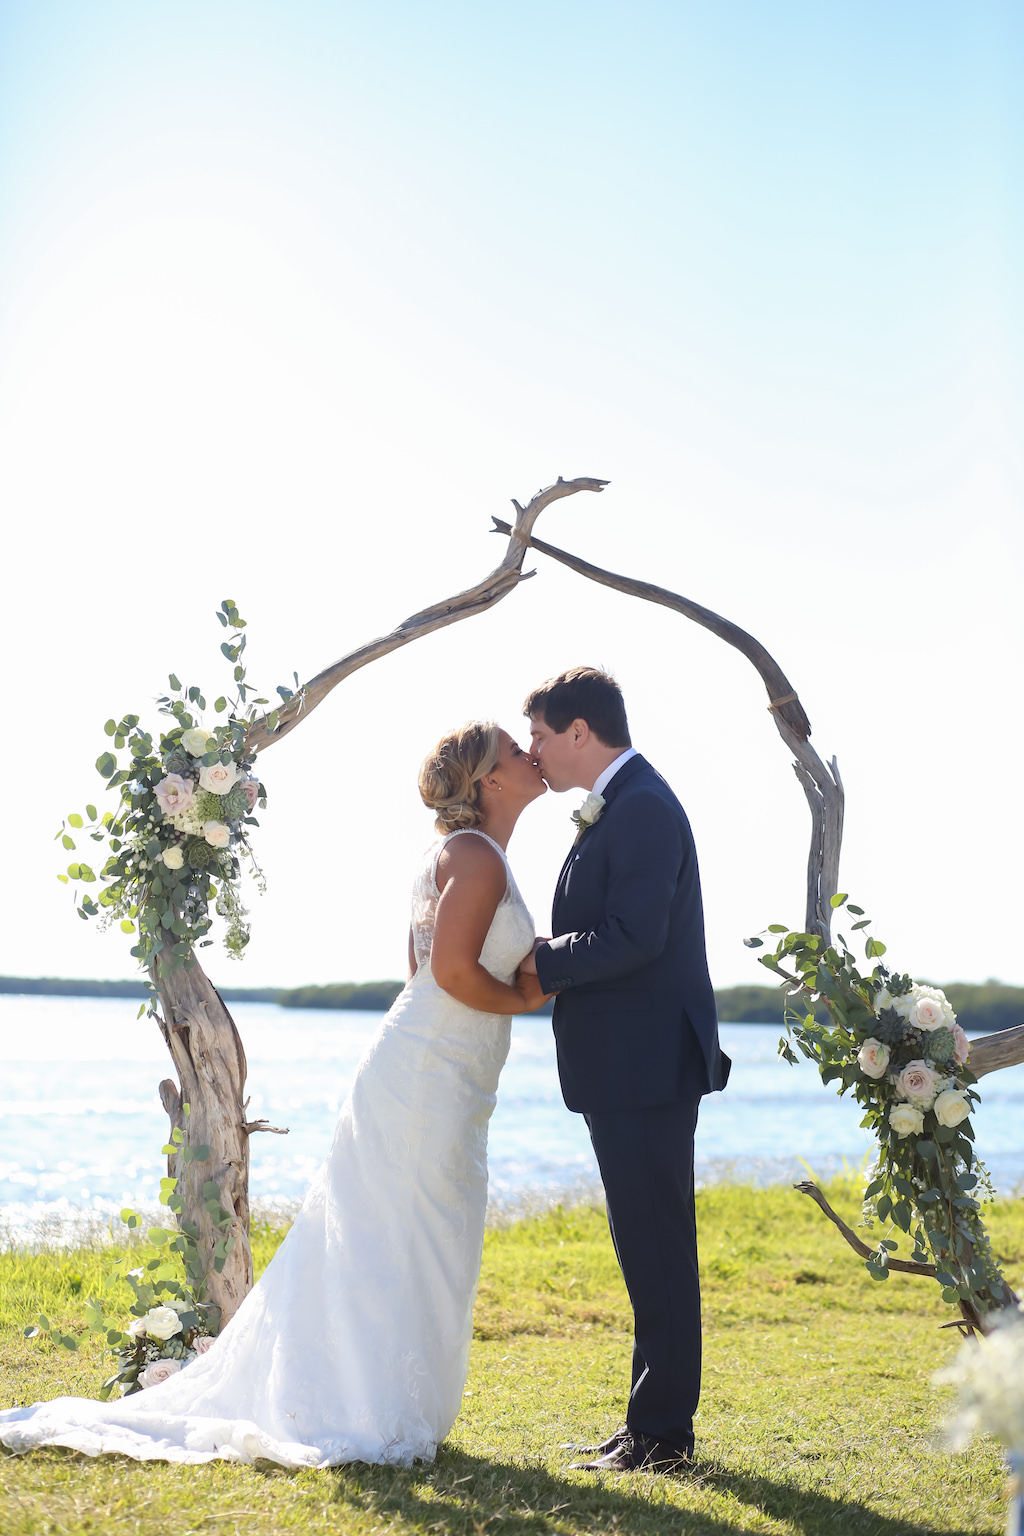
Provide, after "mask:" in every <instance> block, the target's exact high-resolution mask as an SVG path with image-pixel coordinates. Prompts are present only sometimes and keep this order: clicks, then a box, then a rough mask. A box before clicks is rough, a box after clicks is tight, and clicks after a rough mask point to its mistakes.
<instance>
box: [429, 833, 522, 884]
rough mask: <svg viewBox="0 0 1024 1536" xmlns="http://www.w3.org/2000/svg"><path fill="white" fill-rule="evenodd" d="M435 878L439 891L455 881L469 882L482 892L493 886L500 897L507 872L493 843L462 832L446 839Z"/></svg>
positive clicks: (438, 858)
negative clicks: (457, 835)
mask: <svg viewBox="0 0 1024 1536" xmlns="http://www.w3.org/2000/svg"><path fill="white" fill-rule="evenodd" d="M435 879H436V882H437V889H438V890H439V891H443V890H444V889H445V887H446V886H447V885H448V883H449V882H450V881H452V880H455V881H456V882H457V883H458V884H459V885H462V884H463V883H466V884H472V885H473V886H475V887H477V888H479V889H480V890H481V891H482V892H483V891H489V890H490V889H491V887H493V888H494V890H495V891H496V892H497V893H498V895H499V896H500V894H501V892H502V891H504V888H505V884H506V881H507V879H508V874H507V871H506V868H505V861H504V859H503V858H502V856H501V854H500V853H499V852H498V850H497V848H495V846H494V844H493V843H491V842H488V840H487V838H485V837H480V836H478V835H476V834H474V833H463V834H462V835H460V836H459V837H452V838H449V840H448V842H446V843H445V845H444V847H443V848H442V849H441V852H440V853H439V854H438V856H437V873H436V876H435Z"/></svg>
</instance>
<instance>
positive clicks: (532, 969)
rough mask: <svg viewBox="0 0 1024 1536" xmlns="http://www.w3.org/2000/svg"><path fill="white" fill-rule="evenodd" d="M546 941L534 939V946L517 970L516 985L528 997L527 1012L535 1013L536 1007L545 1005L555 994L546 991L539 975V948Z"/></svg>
mask: <svg viewBox="0 0 1024 1536" xmlns="http://www.w3.org/2000/svg"><path fill="white" fill-rule="evenodd" d="M546 943H547V940H546V939H534V941H533V948H532V949H531V951H530V953H529V954H528V955H524V956H523V959H522V960H521V961H520V962H519V969H518V971H517V972H516V986H517V987H518V988H519V990H520V992H522V994H523V996H524V997H525V999H526V1011H527V1013H533V1012H534V1010H535V1009H537V1008H541V1007H543V1005H544V1004H545V1003H546V1002H547V1001H548V999H549V998H551V997H553V996H554V993H553V992H545V991H544V989H543V987H542V986H541V984H540V978H539V977H538V975H537V960H536V955H537V948H538V946H539V945H541V944H546Z"/></svg>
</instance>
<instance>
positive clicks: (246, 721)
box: [57, 598, 301, 970]
mask: <svg viewBox="0 0 1024 1536" xmlns="http://www.w3.org/2000/svg"><path fill="white" fill-rule="evenodd" d="M217 618H218V620H219V621H220V623H221V625H222V626H223V627H225V628H228V627H230V628H232V630H233V633H232V635H231V637H230V639H228V640H225V641H224V643H223V644H222V645H221V651H222V653H223V654H224V656H225V657H226V658H227V660H228V661H229V662H230V663H231V665H232V667H233V678H234V683H235V687H236V695H235V697H234V698H233V699H231V700H230V701H229V699H228V698H227V697H225V696H221V697H220V698H218V699H217V700H216V701H215V703H214V705H213V713H214V714H215V715H219V716H223V718H222V719H221V720H219V721H218V722H217V723H216V724H213V725H209V726H207V725H204V724H203V723H202V720H201V716H202V715H203V713H204V712H205V710H206V699H205V698H204V696H203V693H202V690H201V689H200V688H198V687H196V686H189V687H183V686H182V684H181V683H180V682H179V681H178V679H177V677H175V675H174V674H173V673H172V674H171V675H170V678H169V682H170V687H171V692H170V693H169V694H167V695H164V696H162V697H161V698H159V699H158V700H157V707H158V709H159V712H160V713H161V714H163V715H167V716H169V717H170V719H171V721H172V722H173V723H172V725H171V727H170V728H169V729H168V730H167V731H163V732H161V733H160V737H159V741H158V742H155V741H154V738H153V736H152V735H151V734H150V733H149V732H147V731H145V730H143V729H142V727H141V726H140V723H139V717H138V715H124V716H123V717H122V718H121V719H120V720H113V719H111V720H108V721H107V723H106V726H105V730H106V734H107V735H108V736H109V737H110V738H112V744H113V748H114V751H109V750H108V751H106V752H104V753H102V754H101V756H100V757H99V758H98V759H97V762H96V767H97V770H98V771H99V773H100V775H101V776H102V777H103V778H104V779H105V780H106V782H107V786H108V788H110V789H120V800H119V804H118V806H117V809H116V810H115V811H113V812H111V811H106V812H104V813H103V814H102V816H100V815H99V814H98V812H97V810H96V807H95V806H93V805H89V806H86V817H85V818H83V817H82V816H81V815H78V814H77V813H76V814H74V815H71V816H69V817H68V818H67V821H66V822H65V823H64V824H63V825H62V826H61V829H60V831H59V832H58V833H57V836H58V837H59V838H61V839H62V842H63V846H64V848H65V849H66V850H67V851H68V852H69V853H77V848H76V845H75V840H74V837H73V835H72V834H73V833H74V832H78V833H79V834H80V835H83V836H88V837H89V838H91V840H92V841H93V842H96V843H106V844H107V846H108V848H109V857H108V858H107V859H106V862H105V863H104V864H103V866H102V868H101V870H100V874H99V883H101V889H100V890H99V892H98V894H97V895H96V896H95V897H93V895H92V894H91V892H90V890H89V887H90V886H92V885H93V884H95V883H98V882H97V876H96V874H95V873H94V872H93V870H92V868H91V867H90V865H89V864H87V863H85V862H83V861H82V860H81V859H80V858H76V860H75V862H73V863H71V864H69V865H68V866H67V872H66V873H65V874H62V875H60V876H59V877H58V878H59V879H61V880H63V881H64V882H65V883H67V882H68V881H75V882H78V883H80V885H81V886H82V889H81V891H80V893H79V897H78V901H77V910H78V914H79V916H80V917H82V918H85V919H88V918H93V917H100V918H101V919H103V920H104V922H105V923H109V922H111V921H114V920H115V919H120V923H121V928H122V930H123V931H124V932H125V933H136V932H137V934H138V937H137V941H136V943H135V944H134V946H133V947H132V951H131V952H132V954H133V955H134V956H135V957H136V958H137V959H138V961H139V963H140V965H142V966H144V967H151V966H152V965H153V964H154V962H155V961H156V960H157V959H159V961H160V963H161V964H162V965H165V966H166V967H168V968H169V969H172V970H173V969H177V968H178V967H180V966H183V965H188V964H191V963H192V951H193V949H194V948H196V947H197V946H201V945H205V944H209V943H212V940H210V939H208V938H207V937H206V935H207V934H208V932H209V930H210V927H211V923H212V919H211V916H210V907H211V904H213V905H214V907H215V910H216V911H217V913H218V914H219V915H220V916H221V917H223V918H224V919H225V920H226V925H227V926H226V931H225V935H224V943H225V947H226V949H227V951H228V954H229V955H232V956H235V957H238V956H240V955H241V954H242V951H243V950H244V948H245V946H246V944H247V943H248V942H249V925H248V922H247V921H246V919H247V917H248V913H247V911H246V909H245V907H244V905H243V903H242V899H241V893H240V877H241V863H242V860H243V859H245V860H247V861H248V862H249V864H250V865H251V867H252V870H253V873H254V875H255V878H256V881H257V885H258V887H259V889H260V890H263V889H264V888H265V886H264V881H263V875H262V871H261V870H260V868H259V865H258V864H257V862H256V859H255V855H254V853H253V850H252V846H251V844H250V842H249V830H250V828H252V827H256V826H258V825H259V823H258V822H257V821H256V819H255V817H254V816H253V814H252V813H253V811H254V810H255V809H256V806H257V805H259V806H260V808H261V809H262V808H264V807H265V806H266V803H267V800H266V791H265V789H264V787H263V785H262V784H261V783H260V781H259V777H258V775H257V774H256V773H255V772H254V771H253V769H254V764H255V761H256V754H255V752H253V751H252V750H251V749H250V748H249V747H248V745H247V742H248V739H249V733H250V730H251V728H252V726H253V724H254V722H255V720H256V717H257V709H258V708H259V707H261V706H264V705H266V704H267V703H268V702H269V701H268V700H267V699H265V698H256V697H255V696H254V695H255V690H254V689H253V688H252V687H251V686H250V685H247V684H246V682H245V675H246V674H245V667H244V666H243V665H242V662H241V656H242V652H243V651H244V649H245V636H244V635H243V634H242V630H243V629H244V628H245V620H244V619H243V618H242V617H241V615H240V614H239V612H238V609H237V608H236V606H235V604H234V603H233V602H232V601H231V600H230V599H229V598H228V599H225V601H224V602H223V603H221V606H220V610H219V611H218V613H217ZM295 683H296V688H298V677H297V676H296V678H295ZM277 692H278V694H279V695H280V698H281V701H282V703H287V702H289V701H290V700H292V699H294V698H295V697H296V693H295V691H294V690H293V689H290V688H283V687H279V688H278V690H277ZM298 696H299V698H300V700H301V690H300V691H299V695H298ZM277 724H278V709H274V710H272V711H271V712H270V714H269V715H268V716H267V726H268V729H270V730H275V729H276V728H277ZM124 749H127V752H128V754H129V757H128V762H127V764H126V765H125V766H123V767H121V766H119V764H118V760H117V757H116V755H115V754H116V753H117V752H120V751H121V750H124ZM86 821H88V829H87V828H86Z"/></svg>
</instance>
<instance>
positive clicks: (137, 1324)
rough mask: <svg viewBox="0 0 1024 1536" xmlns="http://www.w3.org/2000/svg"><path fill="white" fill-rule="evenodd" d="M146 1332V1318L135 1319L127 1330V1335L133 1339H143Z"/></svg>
mask: <svg viewBox="0 0 1024 1536" xmlns="http://www.w3.org/2000/svg"><path fill="white" fill-rule="evenodd" d="M145 1331H146V1319H145V1318H144V1317H133V1318H132V1320H131V1322H130V1323H129V1324H128V1327H127V1328H126V1329H125V1333H127V1334H129V1335H130V1336H131V1337H132V1338H133V1339H138V1338H141V1337H142V1335H143V1334H144V1333H145Z"/></svg>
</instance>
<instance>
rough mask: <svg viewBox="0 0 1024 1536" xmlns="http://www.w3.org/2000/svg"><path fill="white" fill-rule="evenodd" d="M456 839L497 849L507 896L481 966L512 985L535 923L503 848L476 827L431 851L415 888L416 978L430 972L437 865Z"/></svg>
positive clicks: (486, 943)
mask: <svg viewBox="0 0 1024 1536" xmlns="http://www.w3.org/2000/svg"><path fill="white" fill-rule="evenodd" d="M456 837H482V838H483V840H484V842H485V843H489V844H490V846H491V847H492V848H493V849H495V851H496V852H497V853H498V855H499V856H500V858H501V862H502V863H503V864H504V866H505V877H506V882H507V883H506V886H505V894H504V896H503V897H502V898H501V901H500V902H499V903H498V908H497V911H496V912H495V914H494V920H493V922H492V923H491V926H490V928H489V930H488V933H487V937H486V939H485V940H484V946H483V949H482V950H481V951H480V964H481V965H482V966H483V967H484V970H486V971H490V973H491V975H492V976H494V977H496V979H497V980H498V981H503V982H506V983H507V982H510V981H511V980H512V977H513V976H514V975H515V972H516V968H517V966H518V965H519V962H520V961H521V960H522V958H523V956H524V955H525V954H527V953H528V952H529V949H530V946H531V945H532V943H533V937H534V931H533V919H532V917H531V916H530V913H529V911H528V910H527V906H526V903H525V902H524V900H523V898H522V896H521V895H520V894H519V889H518V887H517V885H516V882H515V880H514V879H513V877H512V871H511V869H510V868H509V863H508V859H507V858H506V857H505V852H504V849H503V848H502V847H501V844H500V843H496V842H495V841H494V839H493V837H488V836H487V833H486V832H480V831H478V830H477V829H476V828H475V827H463V828H461V829H460V830H459V831H457V832H449V834H448V836H447V837H444V838H442V839H441V841H440V842H439V843H436V844H435V845H434V846H433V847H432V848H431V849H429V850H428V852H427V855H426V858H425V860H424V864H423V868H422V869H421V870H420V873H419V877H418V878H417V881H416V884H415V885H414V887H413V893H412V935H413V950H414V953H415V956H416V967H417V974H420V973H423V972H426V971H429V969H430V951H431V946H432V945H433V942H434V919H435V918H436V916H437V903H438V901H439V900H440V896H439V893H438V889H437V861H438V859H439V858H440V857H441V854H442V852H443V851H444V849H445V848H446V847H447V846H448V844H449V843H450V842H451V841H452V839H453V838H456Z"/></svg>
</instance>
